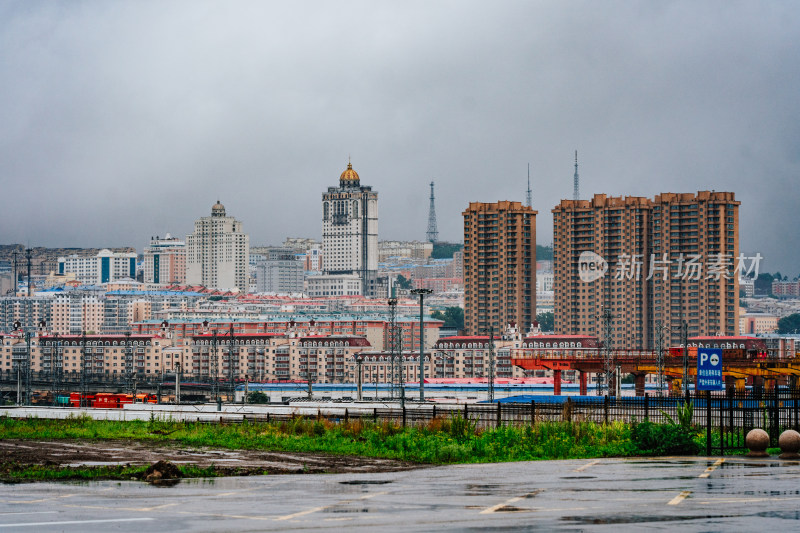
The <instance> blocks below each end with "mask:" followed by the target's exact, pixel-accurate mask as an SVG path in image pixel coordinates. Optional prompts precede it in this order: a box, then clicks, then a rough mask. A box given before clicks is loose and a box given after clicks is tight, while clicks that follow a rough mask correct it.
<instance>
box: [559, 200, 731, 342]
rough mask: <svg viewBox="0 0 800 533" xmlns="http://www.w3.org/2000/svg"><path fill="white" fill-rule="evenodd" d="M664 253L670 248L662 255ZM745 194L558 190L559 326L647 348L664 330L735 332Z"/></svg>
mask: <svg viewBox="0 0 800 533" xmlns="http://www.w3.org/2000/svg"><path fill="white" fill-rule="evenodd" d="M665 254H666V255H665ZM738 255H739V202H737V201H736V200H735V199H734V194H733V193H732V192H709V191H701V192H698V193H697V194H691V193H689V194H673V193H664V194H660V195H658V196H656V197H655V199H654V200H650V199H647V198H640V197H625V198H621V197H617V198H614V197H611V198H609V197H606V196H605V195H603V194H598V195H595V196H594V198H593V199H592V200H577V201H576V200H562V201H561V203H560V204H559V205H558V206H556V207H555V208H554V209H553V259H554V274H555V281H554V291H555V294H554V299H555V330H556V333H560V334H583V335H597V336H598V337H601V338H604V337H605V334H606V331H605V329H604V327H603V324H602V320H603V319H602V316H603V315H605V314H607V315H609V318H610V321H611V324H610V335H611V338H610V341H611V344H612V346H614V347H615V348H649V349H652V348H653V347H654V346H655V339H656V338H657V337H658V336H659V333H662V334H663V336H664V339H665V342H667V343H668V345H671V346H677V345H678V344H679V343H680V335H681V323H682V322H683V321H686V322H687V326H688V327H687V333H688V336H689V337H693V336H703V335H717V334H721V335H736V334H737V333H738V331H737V330H738V308H739V276H738V273H736V272H734V270H735V266H736V264H737V258H738Z"/></svg>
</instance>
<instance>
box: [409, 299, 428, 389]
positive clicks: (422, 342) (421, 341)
mask: <svg viewBox="0 0 800 533" xmlns="http://www.w3.org/2000/svg"><path fill="white" fill-rule="evenodd" d="M432 292H433V291H432V290H431V289H411V294H419V401H421V402H424V401H425V315H424V310H423V307H424V306H423V301H424V299H425V295H426V294H430V293H432Z"/></svg>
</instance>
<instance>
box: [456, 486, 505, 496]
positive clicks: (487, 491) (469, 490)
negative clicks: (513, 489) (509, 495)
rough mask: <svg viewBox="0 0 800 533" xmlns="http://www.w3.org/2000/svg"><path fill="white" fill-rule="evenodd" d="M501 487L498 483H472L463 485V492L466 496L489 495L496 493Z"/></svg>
mask: <svg viewBox="0 0 800 533" xmlns="http://www.w3.org/2000/svg"><path fill="white" fill-rule="evenodd" d="M500 488H502V485H499V484H487V485H473V484H469V485H467V486H466V487H464V494H465V495H466V496H491V495H493V494H497V490H498V489H500Z"/></svg>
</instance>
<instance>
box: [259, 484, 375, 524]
mask: <svg viewBox="0 0 800 533" xmlns="http://www.w3.org/2000/svg"><path fill="white" fill-rule="evenodd" d="M383 494H387V492H386V491H384V492H375V493H373V494H365V495H364V496H361V497H360V498H356V499H354V500H342V501H338V502H336V503H333V504H331V505H323V506H320V507H314V508H313V509H306V510H305V511H300V512H298V513H293V514H287V515H284V516H279V517H277V518H275V520H291V519H292V518H299V517H301V516H305V515H307V514H312V513H318V512H320V511H324V510H325V509H329V508H331V507H335V506H337V505H346V504H348V503H352V502H356V501H360V500H368V499H370V498H374V497H375V496H381V495H383Z"/></svg>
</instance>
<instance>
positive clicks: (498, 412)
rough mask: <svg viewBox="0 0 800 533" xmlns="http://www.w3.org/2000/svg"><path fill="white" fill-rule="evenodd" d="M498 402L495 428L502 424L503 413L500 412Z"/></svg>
mask: <svg viewBox="0 0 800 533" xmlns="http://www.w3.org/2000/svg"><path fill="white" fill-rule="evenodd" d="M500 405H501V404H500V402H497V427H500V426H501V425H502V424H503V412H502V411H501V410H500Z"/></svg>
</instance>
